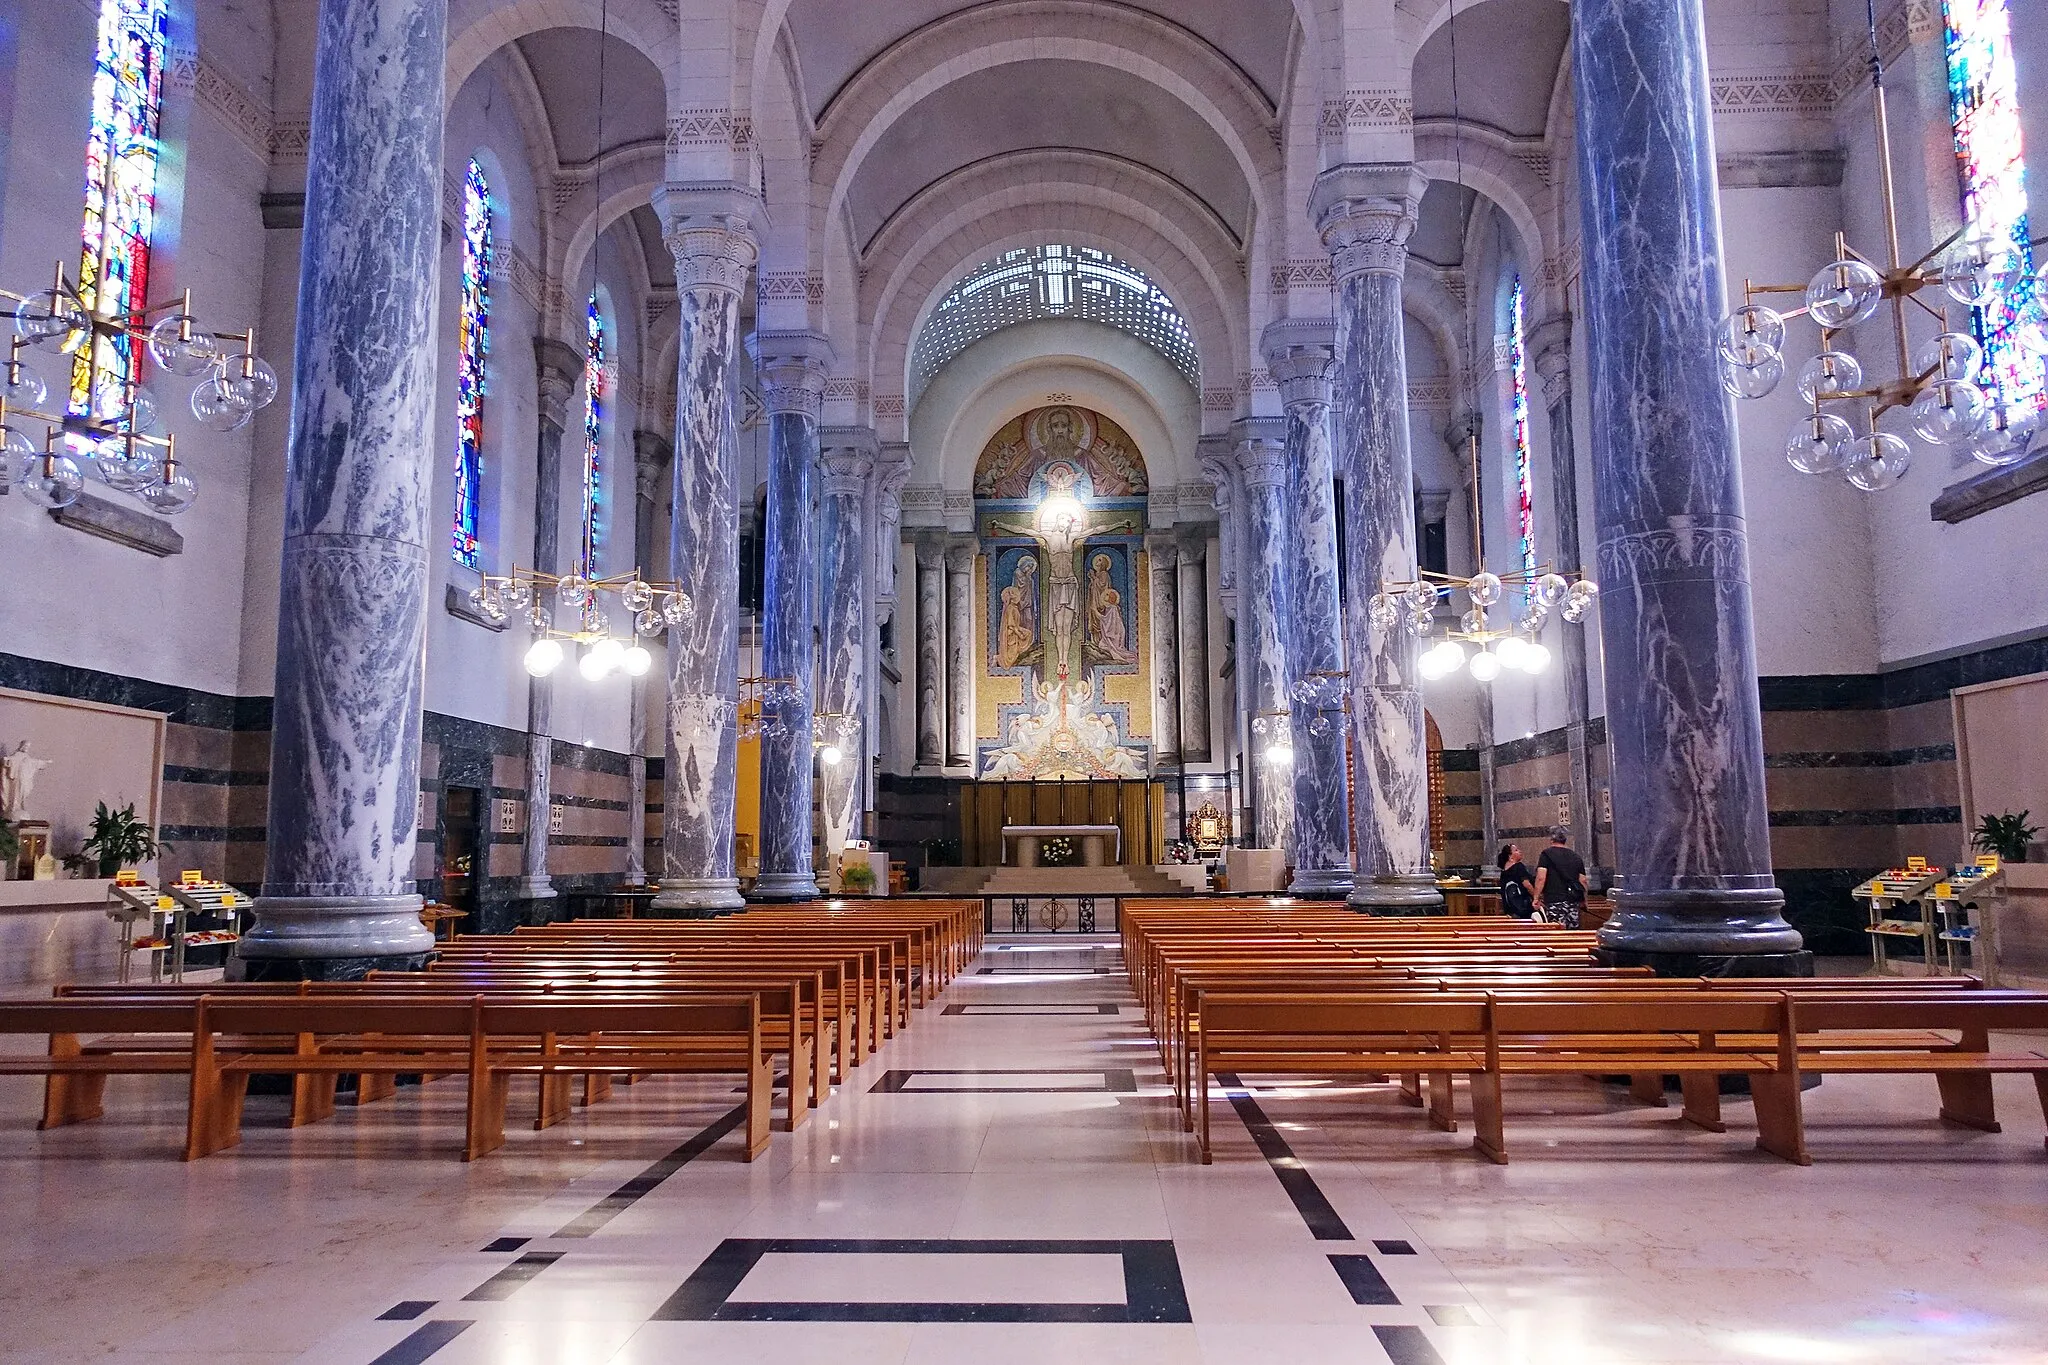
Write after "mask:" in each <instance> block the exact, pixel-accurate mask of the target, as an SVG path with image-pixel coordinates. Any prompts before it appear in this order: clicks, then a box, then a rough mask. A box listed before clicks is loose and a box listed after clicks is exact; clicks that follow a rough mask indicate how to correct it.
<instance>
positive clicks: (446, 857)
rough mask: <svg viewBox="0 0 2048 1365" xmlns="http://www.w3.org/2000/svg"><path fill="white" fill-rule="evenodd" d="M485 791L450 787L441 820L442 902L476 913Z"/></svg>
mask: <svg viewBox="0 0 2048 1365" xmlns="http://www.w3.org/2000/svg"><path fill="white" fill-rule="evenodd" d="M482 812H483V792H482V791H481V790H480V789H478V788H476V787H449V788H448V789H447V796H446V808H445V810H444V812H443V815H442V821H441V902H442V904H444V905H448V906H452V907H454V908H455V909H457V910H464V911H467V912H469V913H470V914H472V915H474V914H475V913H476V892H477V872H478V870H477V865H476V860H477V856H478V853H479V851H480V850H479V847H478V845H479V843H480V840H479V838H478V835H479V833H480V832H481V831H480V821H481V817H482Z"/></svg>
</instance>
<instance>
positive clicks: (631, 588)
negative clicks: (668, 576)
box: [619, 578, 654, 616]
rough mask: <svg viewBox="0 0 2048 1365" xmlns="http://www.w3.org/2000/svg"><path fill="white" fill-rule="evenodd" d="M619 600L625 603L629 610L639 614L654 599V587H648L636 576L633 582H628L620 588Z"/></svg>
mask: <svg viewBox="0 0 2048 1365" xmlns="http://www.w3.org/2000/svg"><path fill="white" fill-rule="evenodd" d="M619 601H621V602H622V603H624V604H625V607H626V610H627V611H629V612H632V613H633V614H634V615H635V616H637V615H639V614H640V613H641V612H643V611H645V610H647V608H648V606H649V604H651V603H652V602H653V601H654V589H652V588H650V587H648V586H647V584H645V583H644V582H642V581H641V580H640V579H638V578H635V579H634V580H633V581H632V582H630V583H628V584H626V586H625V587H623V588H620V589H619Z"/></svg>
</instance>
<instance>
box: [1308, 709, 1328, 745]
mask: <svg viewBox="0 0 2048 1365" xmlns="http://www.w3.org/2000/svg"><path fill="white" fill-rule="evenodd" d="M1308 732H1309V733H1310V734H1312V735H1314V736H1315V737H1316V738H1317V739H1321V738H1322V737H1323V736H1324V735H1327V734H1329V733H1330V718H1329V717H1328V716H1325V715H1323V714H1321V713H1320V712H1318V713H1317V714H1316V715H1314V716H1311V717H1310V718H1309V722H1308Z"/></svg>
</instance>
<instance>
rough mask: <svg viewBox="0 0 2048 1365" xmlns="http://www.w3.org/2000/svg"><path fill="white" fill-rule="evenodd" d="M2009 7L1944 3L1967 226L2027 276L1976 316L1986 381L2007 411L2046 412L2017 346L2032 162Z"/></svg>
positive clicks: (2047, 375)
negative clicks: (1998, 243) (1994, 239)
mask: <svg viewBox="0 0 2048 1365" xmlns="http://www.w3.org/2000/svg"><path fill="white" fill-rule="evenodd" d="M2010 3H2011V0H1944V5H1943V8H1944V9H1945V10H1946V12H1947V17H1948V98H1949V113H1950V115H1951V117H1952V118H1953V120H1954V123H1955V142H1956V161H1957V163H1958V166H1959V169H1960V171H1961V178H1962V189H1963V221H1965V222H1967V223H1973V224H1977V225H1979V226H1981V227H1984V228H1988V229H1990V230H1992V231H1994V232H1996V233H1998V234H2000V235H2002V236H2005V237H2007V238H2009V239H2010V240H2011V241H2012V243H2013V246H2014V247H2015V249H2017V250H2018V251H2019V253H2020V259H2021V260H2022V261H2024V262H2025V263H2026V267H2027V270H2026V275H2025V276H2024V277H2022V279H2021V281H2020V283H2019V284H2018V286H2017V287H2015V288H2013V289H2011V290H2009V291H2007V292H2006V293H2005V294H2004V295H2003V297H2001V298H2000V299H1999V300H1998V301H1997V302H1995V303H1992V304H1990V305H1988V306H1986V307H1983V308H1979V309H1976V310H1974V311H1975V314H1976V316H1975V323H1976V328H1977V335H1978V337H1979V339H1980V340H1982V341H1983V343H1984V352H1985V370H1986V376H1985V382H1986V384H1987V386H1989V385H1996V386H1997V388H1998V389H1999V391H2000V393H2001V395H2002V396H2003V399H2004V401H2005V402H2006V403H2008V404H2014V405H2023V406H2031V407H2035V408H2039V407H2042V406H2044V405H2048V369H2044V367H2043V364H2042V361H2041V358H2040V357H2038V356H2036V355H2034V354H2033V353H2032V352H2031V351H2029V350H2028V349H2027V348H2026V347H2025V346H2023V345H2021V344H2020V342H2019V339H2018V335H2017V332H2018V329H2019V327H2020V326H2021V325H2023V319H2024V318H2025V316H2026V315H2027V314H2028V313H2029V312H2030V311H2031V309H2030V304H2031V303H2032V301H2033V296H2034V284H2033V280H2032V275H2033V251H2032V249H2031V248H2030V247H2029V246H2028V244H2027V241H2028V230H2027V162H2026V155H2025V150H2024V147H2023V145H2022V141H2021V137H2020V109H2019V80H2018V75H2017V73H2016V72H2015V70H2014V67H2013V55H2012V23H2011V18H2010V15H2009V14H2008V7H2009V5H2010Z"/></svg>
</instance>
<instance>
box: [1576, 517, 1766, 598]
mask: <svg viewBox="0 0 2048 1365" xmlns="http://www.w3.org/2000/svg"><path fill="white" fill-rule="evenodd" d="M1598 556H1599V563H1600V583H1601V585H1602V586H1603V587H1606V588H1620V587H1624V586H1627V585H1631V584H1636V583H1646V582H1660V581H1669V580H1672V579H1687V578H1711V579H1719V580H1723V581H1726V582H1731V583H1734V582H1741V583H1747V582H1748V581H1749V536H1748V534H1747V533H1746V532H1745V531H1743V529H1742V528H1741V527H1739V526H1685V527H1675V528H1662V527H1660V528H1659V529H1657V530H1654V531H1637V532H1634V533H1632V534H1628V535H1620V536H1615V537H1613V538H1612V539H1604V540H1602V541H1601V542H1600V546H1599V551H1598Z"/></svg>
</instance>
